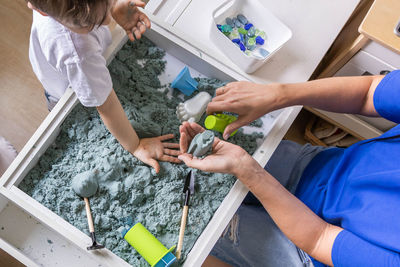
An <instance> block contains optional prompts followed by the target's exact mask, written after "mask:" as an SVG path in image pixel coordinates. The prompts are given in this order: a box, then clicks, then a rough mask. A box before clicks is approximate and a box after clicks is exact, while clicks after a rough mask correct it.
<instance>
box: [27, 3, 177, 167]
mask: <svg viewBox="0 0 400 267" xmlns="http://www.w3.org/2000/svg"><path fill="white" fill-rule="evenodd" d="M138 6H140V7H144V6H145V3H144V2H142V1H141V0H131V1H127V0H30V1H29V2H28V7H29V8H31V9H32V10H33V23H32V29H31V38H30V47H29V58H30V61H31V64H32V68H33V71H34V72H35V74H36V76H37V77H38V79H39V80H40V82H41V83H42V85H43V87H44V89H45V95H46V99H47V103H48V108H49V110H51V109H52V108H53V107H54V106H55V104H56V103H57V101H58V100H59V99H60V98H61V96H62V95H63V93H64V92H65V90H66V88H67V87H68V86H71V87H72V89H73V90H74V91H75V93H76V95H77V97H78V99H79V101H80V102H81V103H82V105H84V106H86V107H96V108H97V110H98V112H99V114H100V117H101V119H102V120H103V122H104V124H105V125H106V127H107V128H108V130H109V131H110V132H111V134H113V136H114V137H115V138H116V139H117V140H118V141H119V143H120V144H121V145H122V146H123V147H124V148H125V149H126V150H128V151H129V152H130V153H131V154H133V155H134V156H136V157H137V158H138V159H139V160H141V161H143V162H144V163H146V164H148V165H150V166H152V167H153V168H154V169H155V170H156V172H159V170H160V166H159V164H158V162H157V160H161V161H169V162H175V163H179V162H180V161H179V160H178V159H177V158H176V156H177V155H179V151H177V150H173V149H171V148H179V144H174V143H165V142H163V141H165V140H168V139H171V138H173V135H172V134H167V135H163V136H159V137H154V138H142V139H139V138H138V136H137V134H136V132H135V130H134V129H133V128H132V126H131V124H130V123H129V121H128V118H127V116H126V114H125V113H124V110H123V108H122V106H121V104H120V102H119V100H118V98H117V96H116V94H115V92H114V90H113V88H112V82H111V77H110V73H109V72H108V69H107V67H106V61H105V59H104V57H103V56H102V53H103V51H104V50H105V49H106V48H107V46H108V45H109V44H110V43H111V33H110V30H109V29H108V27H107V26H105V25H107V24H109V23H110V21H111V16H112V17H113V18H114V19H115V21H116V22H117V23H118V24H120V25H121V26H122V27H123V28H124V29H125V30H126V31H127V34H128V36H129V38H130V39H131V41H133V40H134V38H140V37H141V35H142V34H143V33H144V32H145V30H146V28H149V27H150V21H149V19H148V18H147V16H146V15H144V14H143V13H142V12H140V11H139V10H138V8H137V7H138Z"/></svg>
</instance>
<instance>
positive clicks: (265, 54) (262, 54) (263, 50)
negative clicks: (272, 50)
mask: <svg viewBox="0 0 400 267" xmlns="http://www.w3.org/2000/svg"><path fill="white" fill-rule="evenodd" d="M259 52H260V55H261V56H262V57H264V58H265V57H267V56H268V55H269V52H268V51H267V50H265V49H264V48H261V47H260V50H259Z"/></svg>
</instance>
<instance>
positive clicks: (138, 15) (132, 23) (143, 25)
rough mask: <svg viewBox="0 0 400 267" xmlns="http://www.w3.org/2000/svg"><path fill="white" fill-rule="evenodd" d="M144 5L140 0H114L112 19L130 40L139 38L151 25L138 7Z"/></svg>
mask: <svg viewBox="0 0 400 267" xmlns="http://www.w3.org/2000/svg"><path fill="white" fill-rule="evenodd" d="M145 5H146V3H145V2H143V1H141V0H116V1H115V4H114V6H113V8H112V10H111V14H112V16H113V18H114V20H115V21H116V22H117V23H118V24H119V25H120V26H121V27H122V28H123V29H124V30H125V31H126V34H127V35H128V37H129V39H130V40H131V41H132V42H133V41H135V40H137V39H140V38H141V37H142V34H143V33H144V32H145V31H146V29H147V28H150V26H151V24H150V20H149V18H148V17H147V16H146V15H145V14H144V13H143V12H141V11H139V9H138V7H142V8H144V7H145Z"/></svg>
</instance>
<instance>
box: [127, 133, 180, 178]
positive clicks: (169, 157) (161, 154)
mask: <svg viewBox="0 0 400 267" xmlns="http://www.w3.org/2000/svg"><path fill="white" fill-rule="evenodd" d="M171 138H174V135H173V134H166V135H162V136H158V137H153V138H142V139H140V143H139V146H138V148H137V149H136V150H135V151H134V152H133V153H132V154H133V155H134V156H135V157H137V158H138V159H139V160H141V161H143V162H144V163H146V164H148V165H150V166H151V167H153V168H154V169H155V171H156V173H158V172H159V171H160V164H158V162H157V160H161V161H168V162H174V163H181V161H180V160H179V159H178V158H177V157H176V156H178V155H180V154H181V153H180V151H179V150H175V149H179V144H175V143H166V142H163V141H165V140H168V139H171Z"/></svg>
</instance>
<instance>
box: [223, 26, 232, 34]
mask: <svg viewBox="0 0 400 267" xmlns="http://www.w3.org/2000/svg"><path fill="white" fill-rule="evenodd" d="M221 30H222V32H223V33H230V32H232V30H233V29H232V27H231V26H230V25H228V24H224V25H222V26H221Z"/></svg>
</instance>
